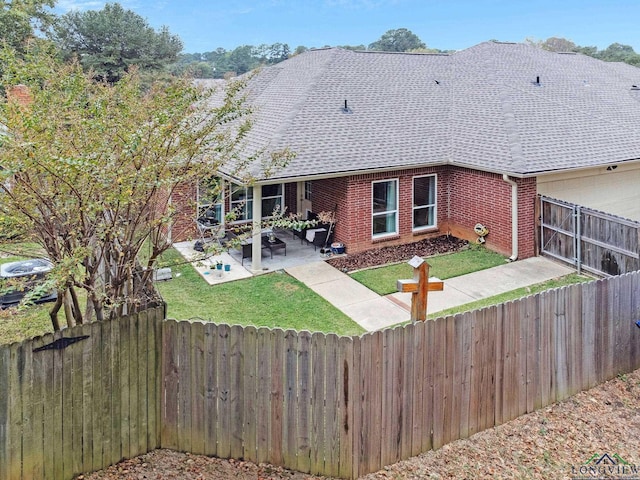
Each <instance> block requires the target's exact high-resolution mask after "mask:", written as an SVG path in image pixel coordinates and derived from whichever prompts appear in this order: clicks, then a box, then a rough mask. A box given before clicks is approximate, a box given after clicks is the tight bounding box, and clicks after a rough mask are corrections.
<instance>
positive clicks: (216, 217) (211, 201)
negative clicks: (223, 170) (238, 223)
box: [198, 177, 224, 223]
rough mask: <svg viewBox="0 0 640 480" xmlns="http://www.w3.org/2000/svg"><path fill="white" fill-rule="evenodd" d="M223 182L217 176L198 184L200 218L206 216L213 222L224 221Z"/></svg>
mask: <svg viewBox="0 0 640 480" xmlns="http://www.w3.org/2000/svg"><path fill="white" fill-rule="evenodd" d="M223 198H224V195H223V191H222V182H221V181H220V179H219V178H217V177H211V178H208V179H206V180H202V181H201V182H200V183H199V184H198V218H202V217H206V218H207V220H208V221H209V222H211V223H220V222H222V220H223V218H222V216H223V214H222V199H223Z"/></svg>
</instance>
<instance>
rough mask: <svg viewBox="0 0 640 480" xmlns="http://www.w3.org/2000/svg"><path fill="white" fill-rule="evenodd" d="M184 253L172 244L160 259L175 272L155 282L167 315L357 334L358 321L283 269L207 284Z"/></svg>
mask: <svg viewBox="0 0 640 480" xmlns="http://www.w3.org/2000/svg"><path fill="white" fill-rule="evenodd" d="M181 259H182V257H181V256H180V254H179V253H178V252H176V251H175V250H173V249H172V250H170V251H168V252H167V254H166V255H165V256H164V257H163V259H162V264H163V265H172V270H173V272H174V276H175V274H176V273H179V274H180V276H179V277H177V278H174V279H173V280H170V281H168V282H160V283H158V284H157V286H158V289H159V290H160V293H161V294H162V297H163V298H164V299H165V301H166V302H167V305H168V311H167V316H168V317H169V318H175V319H178V320H184V319H202V320H207V321H212V322H216V323H226V324H237V325H255V326H257V327H270V328H274V327H279V328H282V329H285V330H286V329H294V330H309V331H312V332H325V333H335V334H338V335H347V336H350V335H360V334H361V333H364V330H363V329H362V327H360V326H359V325H358V324H357V323H355V322H354V321H353V320H351V319H350V318H349V317H347V316H346V315H345V314H343V313H342V312H341V311H340V310H338V309H337V308H335V307H334V306H333V305H331V304H330V303H329V302H327V301H326V300H325V299H324V298H322V297H320V296H319V295H317V294H316V293H314V292H313V291H312V290H310V289H308V288H307V287H306V286H304V285H303V284H302V283H300V282H298V281H297V280H295V279H294V278H292V277H290V276H289V275H287V274H285V273H279V272H274V273H269V274H265V275H259V276H256V277H252V278H248V279H245V280H237V281H235V282H228V283H222V284H220V285H209V284H208V283H207V282H205V281H204V280H203V279H202V278H201V277H200V274H198V272H196V270H195V269H194V268H193V267H191V265H189V264H182V265H176V264H177V263H179V262H180V261H181Z"/></svg>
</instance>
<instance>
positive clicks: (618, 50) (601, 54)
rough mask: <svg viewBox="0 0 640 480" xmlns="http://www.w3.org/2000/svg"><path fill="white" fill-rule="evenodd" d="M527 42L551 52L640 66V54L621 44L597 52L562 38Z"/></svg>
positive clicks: (614, 44)
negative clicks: (574, 54)
mask: <svg viewBox="0 0 640 480" xmlns="http://www.w3.org/2000/svg"><path fill="white" fill-rule="evenodd" d="M527 42H528V43H531V44H533V45H537V46H539V47H540V48H543V49H545V50H549V51H551V52H576V53H582V54H584V55H588V56H590V57H593V58H597V59H599V60H604V61H605V62H625V63H628V64H630V65H635V66H639V65H640V54H638V53H636V52H635V51H634V50H633V47H632V46H631V45H623V44H622V43H612V44H611V45H609V46H608V47H607V48H605V49H602V50H599V49H598V47H591V46H589V47H582V46H580V45H576V44H575V43H573V42H572V41H571V40H567V39H566V38H562V37H550V38H547V39H546V40H544V41H542V40H540V41H535V40H530V39H528V40H527Z"/></svg>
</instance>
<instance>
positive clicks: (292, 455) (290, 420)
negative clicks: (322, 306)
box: [282, 330, 298, 465]
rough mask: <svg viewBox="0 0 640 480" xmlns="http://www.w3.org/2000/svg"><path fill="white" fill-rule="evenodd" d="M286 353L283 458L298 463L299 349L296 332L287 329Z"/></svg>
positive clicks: (285, 336) (290, 462)
mask: <svg viewBox="0 0 640 480" xmlns="http://www.w3.org/2000/svg"><path fill="white" fill-rule="evenodd" d="M284 343H285V355H284V380H285V389H284V418H283V423H284V428H283V430H282V434H283V439H282V447H283V449H284V452H283V455H282V458H283V461H284V464H285V465H296V464H297V459H296V452H297V450H298V444H297V442H296V420H297V415H296V394H297V377H298V351H297V342H296V332H295V331H293V330H287V331H286V332H285V335H284Z"/></svg>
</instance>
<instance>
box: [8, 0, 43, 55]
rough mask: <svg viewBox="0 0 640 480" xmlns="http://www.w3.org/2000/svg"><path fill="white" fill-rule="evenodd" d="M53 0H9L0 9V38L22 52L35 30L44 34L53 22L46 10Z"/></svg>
mask: <svg viewBox="0 0 640 480" xmlns="http://www.w3.org/2000/svg"><path fill="white" fill-rule="evenodd" d="M54 3H55V0H30V1H24V0H22V1H20V0H11V1H4V2H2V7H0V38H1V39H2V41H3V42H4V43H5V44H6V45H9V46H11V47H13V48H15V49H18V50H22V49H23V48H24V46H25V43H26V42H27V40H28V39H30V38H32V37H33V36H34V34H35V30H39V31H41V32H44V31H46V30H47V28H48V27H49V26H50V25H51V23H52V22H53V19H54V16H53V15H52V14H51V12H50V11H49V10H48V9H50V8H53V5H54Z"/></svg>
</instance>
